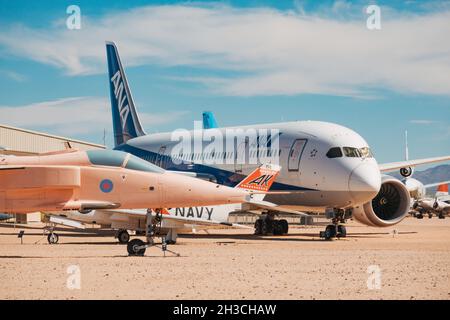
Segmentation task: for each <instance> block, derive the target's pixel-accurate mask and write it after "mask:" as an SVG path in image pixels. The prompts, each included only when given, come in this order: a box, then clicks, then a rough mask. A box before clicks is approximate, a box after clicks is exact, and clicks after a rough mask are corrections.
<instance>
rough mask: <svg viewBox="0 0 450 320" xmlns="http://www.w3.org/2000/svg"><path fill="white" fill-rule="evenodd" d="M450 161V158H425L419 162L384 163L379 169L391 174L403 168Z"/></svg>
mask: <svg viewBox="0 0 450 320" xmlns="http://www.w3.org/2000/svg"><path fill="white" fill-rule="evenodd" d="M449 160H450V156H444V157H434V158H425V159H418V160H408V161H398V162H390V163H383V164H379V165H378V167H379V168H380V171H381V172H389V171H394V170H397V169H401V168H408V167H415V166H418V165H422V164H429V163H434V162H444V161H449Z"/></svg>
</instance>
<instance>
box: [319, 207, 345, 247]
mask: <svg viewBox="0 0 450 320" xmlns="http://www.w3.org/2000/svg"><path fill="white" fill-rule="evenodd" d="M326 215H327V217H330V218H332V219H331V222H332V224H329V225H327V227H326V228H325V231H320V234H319V236H320V237H321V238H323V239H325V240H331V239H333V238H345V237H346V236H347V229H346V228H345V226H344V225H342V224H339V223H345V221H346V219H347V218H349V217H350V216H351V211H350V210H343V209H333V210H332V211H331V210H330V211H327V212H326Z"/></svg>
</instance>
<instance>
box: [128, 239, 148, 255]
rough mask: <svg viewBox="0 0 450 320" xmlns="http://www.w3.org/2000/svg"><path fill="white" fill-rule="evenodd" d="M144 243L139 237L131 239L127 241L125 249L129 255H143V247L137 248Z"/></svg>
mask: <svg viewBox="0 0 450 320" xmlns="http://www.w3.org/2000/svg"><path fill="white" fill-rule="evenodd" d="M144 245H145V242H144V241H142V240H141V239H133V240H131V241H130V242H128V245H127V251H128V255H130V256H143V255H144V253H145V248H139V247H142V246H144Z"/></svg>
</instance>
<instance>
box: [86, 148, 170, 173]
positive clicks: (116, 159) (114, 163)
mask: <svg viewBox="0 0 450 320" xmlns="http://www.w3.org/2000/svg"><path fill="white" fill-rule="evenodd" d="M86 154H87V156H88V158H89V161H90V162H91V163H92V164H93V165H98V166H108V167H124V168H126V169H130V170H137V171H146V172H154V173H163V172H164V169H162V168H160V167H158V166H156V165H154V164H151V163H150V162H147V161H145V160H142V159H141V158H138V157H136V156H134V155H132V154H129V153H126V152H123V151H115V150H88V151H86Z"/></svg>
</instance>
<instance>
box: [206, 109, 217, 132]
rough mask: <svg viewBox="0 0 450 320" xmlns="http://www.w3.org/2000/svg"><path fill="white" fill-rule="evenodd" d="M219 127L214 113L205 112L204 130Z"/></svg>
mask: <svg viewBox="0 0 450 320" xmlns="http://www.w3.org/2000/svg"><path fill="white" fill-rule="evenodd" d="M218 127H219V126H218V125H217V121H216V118H215V117H214V113H212V112H211V111H205V112H203V129H214V128H218Z"/></svg>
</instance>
